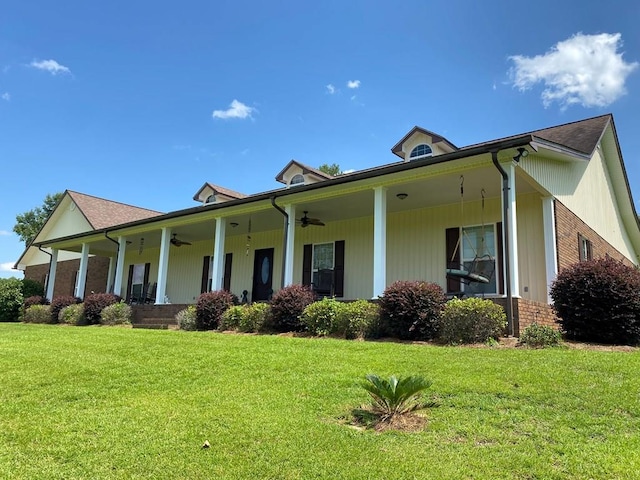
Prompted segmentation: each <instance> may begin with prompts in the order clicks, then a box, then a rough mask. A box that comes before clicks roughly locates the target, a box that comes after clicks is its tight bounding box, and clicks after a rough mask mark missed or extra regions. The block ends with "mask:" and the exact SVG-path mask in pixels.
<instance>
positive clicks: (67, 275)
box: [24, 257, 109, 297]
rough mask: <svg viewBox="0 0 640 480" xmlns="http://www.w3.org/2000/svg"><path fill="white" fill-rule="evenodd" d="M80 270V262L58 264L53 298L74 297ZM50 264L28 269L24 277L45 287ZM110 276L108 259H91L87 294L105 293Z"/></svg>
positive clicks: (66, 261)
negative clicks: (77, 274) (77, 275)
mask: <svg viewBox="0 0 640 480" xmlns="http://www.w3.org/2000/svg"><path fill="white" fill-rule="evenodd" d="M79 268H80V260H79V259H77V260H65V261H63V262H58V266H57V268H56V282H55V285H54V288H53V296H54V297H58V296H61V295H73V289H74V286H75V281H76V272H77V271H78V269H79ZM47 273H49V264H43V265H34V266H30V267H27V268H26V269H25V272H24V277H25V278H29V279H31V280H35V281H37V282H40V283H42V284H43V285H44V281H45V278H46V275H47ZM108 274H109V259H108V258H106V257H89V264H88V266H87V285H86V288H85V294H90V293H91V292H95V293H104V292H105V291H106V289H107V288H106V287H107V276H108Z"/></svg>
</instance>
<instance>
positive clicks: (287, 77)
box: [0, 0, 640, 277]
mask: <svg viewBox="0 0 640 480" xmlns="http://www.w3.org/2000/svg"><path fill="white" fill-rule="evenodd" d="M638 19H640V3H638V2H631V1H619V2H608V3H606V4H603V3H602V2H593V1H587V2H585V1H573V0H572V1H566V2H558V1H557V0H555V1H553V2H551V1H546V0H544V1H538V2H535V3H534V4H532V3H531V2H522V4H521V5H518V2H513V1H492V0H488V1H483V2H461V1H455V0H447V1H430V2H425V1H395V2H391V1H385V2H383V1H349V2H345V1H324V2H313V3H311V2H301V1H280V2H258V1H242V0H240V1H238V0H236V1H215V2H209V1H184V2H179V3H176V2H167V1H163V0H158V1H154V2H148V1H139V2H131V1H126V2H125V1H120V0H114V1H109V2H86V1H81V0H75V1H62V2H45V1H43V0H37V1H32V2H5V4H4V5H3V7H2V14H1V15H0V178H1V179H2V182H1V183H0V277H7V276H12V275H15V272H10V271H8V269H7V266H8V265H12V264H13V263H14V262H15V260H17V258H18V257H19V256H20V254H21V252H22V251H23V249H24V245H23V244H22V243H21V242H20V240H19V239H18V237H17V236H16V235H15V234H13V233H12V228H13V225H14V224H15V216H16V215H17V214H19V213H22V212H24V211H26V210H29V209H31V208H33V207H36V206H39V205H41V203H42V200H43V199H44V197H45V195H46V194H47V193H55V192H60V191H64V190H65V189H71V190H76V191H80V192H83V193H87V194H91V195H96V196H99V197H104V198H108V199H111V200H116V201H121V202H124V203H130V204H133V205H137V206H141V207H147V208H151V209H155V210H161V211H171V210H177V209H181V208H187V207H192V206H195V205H196V203H195V202H194V201H193V200H192V196H193V194H194V193H195V192H196V191H197V190H198V189H199V188H200V187H201V186H202V184H203V183H204V182H205V181H208V182H212V183H215V184H218V185H222V186H225V187H228V188H231V189H233V190H238V191H240V192H243V193H255V192H258V191H263V190H267V189H271V188H275V187H277V186H278V185H279V184H277V183H276V182H275V180H274V177H275V175H276V174H277V173H278V172H279V171H280V169H281V168H282V167H283V166H284V165H285V164H286V163H287V162H288V161H289V160H291V159H292V158H295V159H297V160H299V161H301V162H304V163H307V164H309V165H312V166H316V167H317V166H319V165H320V164H322V163H334V162H335V163H338V164H340V165H341V167H342V168H343V169H361V168H367V167H372V166H375V165H381V164H384V163H389V162H392V161H395V160H396V157H394V156H393V155H392V154H391V152H390V148H391V147H392V146H393V145H394V144H395V143H396V142H397V141H398V140H399V139H400V138H401V137H402V136H403V135H404V134H405V133H407V132H408V130H409V129H411V127H413V126H414V125H420V126H422V127H424V128H427V129H429V130H432V131H434V132H437V133H439V134H441V135H444V136H445V137H447V139H449V140H450V141H451V142H453V143H454V144H456V145H458V146H465V145H469V144H472V143H477V142H481V141H486V140H490V139H495V138H499V137H502V136H506V135H511V134H516V133H522V132H527V131H530V130H534V129H537V128H543V127H547V126H552V125H557V124H561V123H566V122H571V121H574V120H578V119H582V118H587V117H591V116H596V115H601V114H604V113H613V114H614V118H615V122H616V127H617V132H618V135H619V138H620V143H621V147H622V152H623V156H624V160H625V163H626V167H627V172H628V175H629V180H630V183H631V187H632V190H633V194H634V197H635V201H636V203H637V202H638V201H639V200H638V199H639V198H640V165H638V156H639V155H640V130H639V127H640V119H639V117H638V111H639V110H640V108H639V107H640V66H639V65H638V62H640V32H639V30H638V28H637V21H638ZM18 276H19V275H18Z"/></svg>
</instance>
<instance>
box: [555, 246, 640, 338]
mask: <svg viewBox="0 0 640 480" xmlns="http://www.w3.org/2000/svg"><path fill="white" fill-rule="evenodd" d="M551 298H552V299H553V308H554V310H555V312H556V314H557V315H558V317H559V318H560V321H559V323H560V325H561V326H562V329H563V330H564V332H565V336H566V338H569V339H573V340H579V341H585V342H598V343H610V344H611V343H614V344H624V345H636V344H639V343H640V271H638V269H637V268H633V267H628V266H626V265H624V264H623V263H621V262H618V261H617V260H614V259H612V258H610V257H606V258H598V259H595V260H589V261H586V262H580V263H576V264H574V265H572V266H570V267H569V268H566V269H564V270H563V271H561V272H560V273H559V274H558V278H557V279H556V281H555V282H554V283H553V285H552V286H551Z"/></svg>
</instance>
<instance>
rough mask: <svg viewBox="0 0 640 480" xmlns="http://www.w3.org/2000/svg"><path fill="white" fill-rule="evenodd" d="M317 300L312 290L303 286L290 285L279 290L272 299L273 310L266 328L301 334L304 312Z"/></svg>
mask: <svg viewBox="0 0 640 480" xmlns="http://www.w3.org/2000/svg"><path fill="white" fill-rule="evenodd" d="M314 300H315V295H314V293H313V292H312V291H311V289H310V288H309V287H307V286H303V285H289V286H286V287H284V288H281V289H280V290H278V291H277V292H276V293H275V294H274V295H273V297H272V298H271V310H270V313H269V320H268V322H267V325H265V326H266V328H267V329H269V330H274V331H276V332H300V331H302V330H304V325H303V324H302V322H301V321H300V317H301V316H302V312H304V309H305V308H306V307H307V305H310V304H311V303H313V301H314Z"/></svg>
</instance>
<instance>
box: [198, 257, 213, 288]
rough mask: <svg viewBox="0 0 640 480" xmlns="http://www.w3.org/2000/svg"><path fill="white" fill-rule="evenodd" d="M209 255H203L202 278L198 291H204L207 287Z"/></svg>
mask: <svg viewBox="0 0 640 480" xmlns="http://www.w3.org/2000/svg"><path fill="white" fill-rule="evenodd" d="M210 261H211V257H210V256H209V255H205V257H204V260H203V261H202V280H201V281H200V293H205V292H206V291H207V290H208V289H209V263H210Z"/></svg>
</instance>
